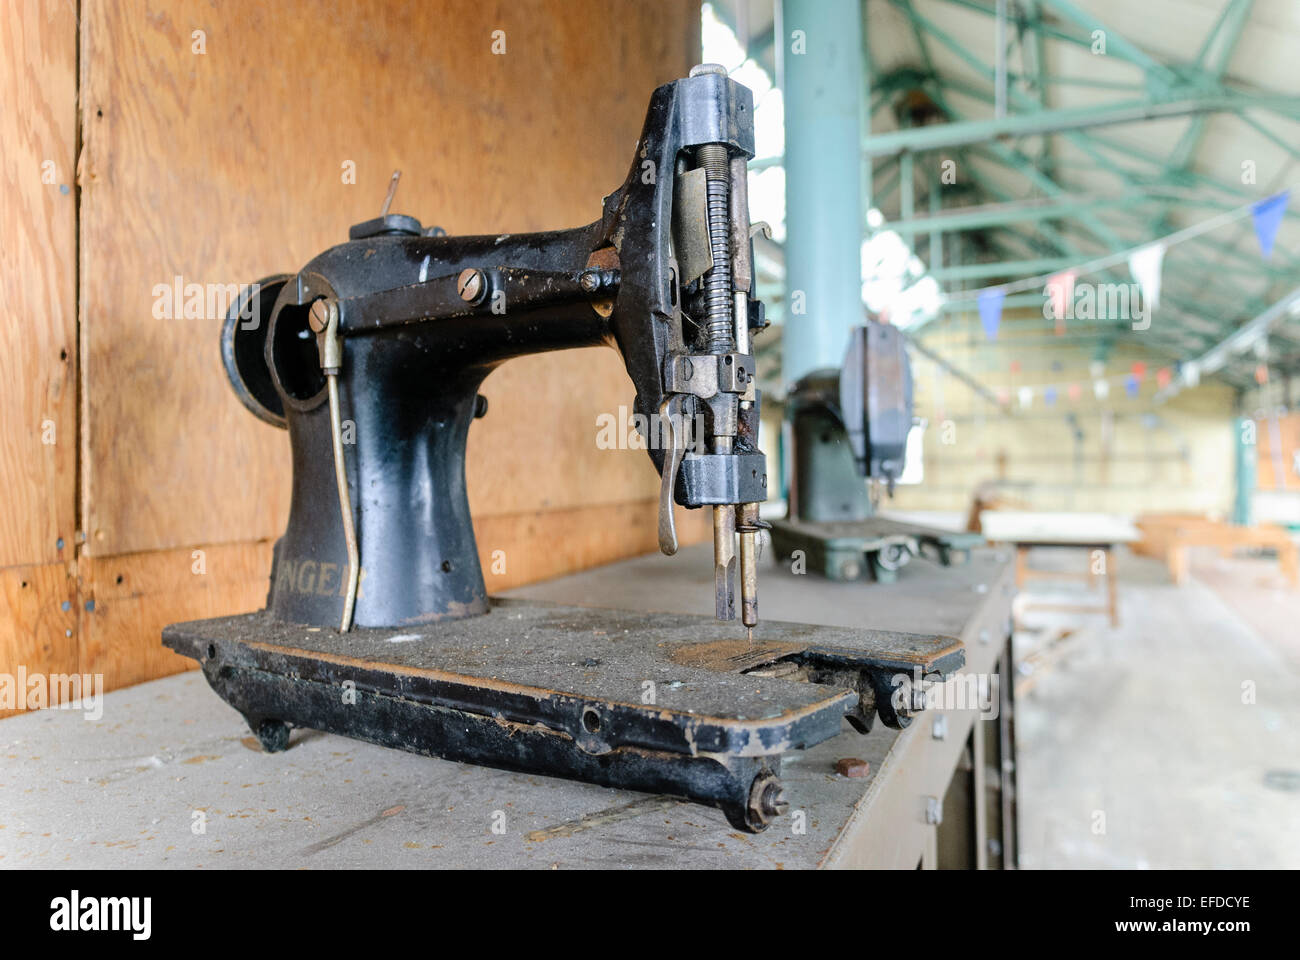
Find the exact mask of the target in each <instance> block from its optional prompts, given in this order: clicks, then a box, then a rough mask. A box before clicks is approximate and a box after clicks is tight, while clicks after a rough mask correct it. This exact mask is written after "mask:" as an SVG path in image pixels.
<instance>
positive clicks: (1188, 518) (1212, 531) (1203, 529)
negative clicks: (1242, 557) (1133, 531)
mask: <svg viewBox="0 0 1300 960" xmlns="http://www.w3.org/2000/svg"><path fill="white" fill-rule="evenodd" d="M1137 526H1138V529H1139V530H1140V531H1141V539H1140V540H1139V541H1138V542H1137V543H1135V544H1134V545H1133V552H1134V553H1141V554H1144V555H1146V556H1150V557H1157V558H1158V559H1160V560H1163V561H1164V563H1165V565H1166V566H1167V567H1168V568H1169V576H1170V578H1171V579H1172V580H1173V581H1174V583H1177V584H1183V583H1186V582H1187V563H1188V560H1187V551H1188V548H1189V547H1218V548H1219V549H1220V550H1223V551H1225V552H1227V553H1231V552H1233V551H1234V550H1237V549H1240V548H1243V547H1245V548H1248V549H1249V548H1254V549H1264V550H1273V551H1274V552H1276V554H1277V561H1278V565H1279V566H1280V567H1281V569H1282V575H1283V576H1284V577H1286V579H1287V582H1288V583H1290V584H1291V586H1293V587H1294V586H1298V585H1300V561H1298V559H1297V554H1298V553H1300V549H1298V548H1297V547H1296V542H1295V540H1293V539H1292V537H1291V534H1290V533H1289V532H1288V531H1287V530H1286V528H1284V527H1280V526H1278V525H1276V524H1271V523H1262V524H1258V525H1256V526H1249V527H1243V526H1237V525H1235V524H1229V523H1224V522H1222V521H1221V520H1211V519H1209V518H1208V517H1205V516H1201V515H1197V514H1182V513H1152V514H1146V515H1145V516H1142V517H1139V518H1138V521H1137Z"/></svg>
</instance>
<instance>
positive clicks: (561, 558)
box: [474, 500, 713, 604]
mask: <svg viewBox="0 0 1300 960" xmlns="http://www.w3.org/2000/svg"><path fill="white" fill-rule="evenodd" d="M658 511H659V503H658V501H657V500H644V501H641V502H638V503H620V504H610V505H602V506H594V507H579V508H576V509H564V510H538V511H535V512H533V513H528V514H509V515H504V516H492V517H487V518H485V519H483V520H480V521H478V522H476V523H475V524H474V527H475V533H476V534H477V537H478V548H479V561H480V562H481V563H482V565H483V579H484V580H485V581H486V582H487V588H488V593H493V594H495V593H499V592H501V591H502V590H509V589H510V588H511V587H517V586H519V585H521V584H525V583H534V582H536V581H538V580H549V579H550V578H552V577H560V576H563V575H564V574H566V573H573V572H574V571H577V570H585V569H587V568H588V567H594V566H597V565H599V564H603V563H612V562H613V561H615V560H618V559H621V558H623V557H630V556H636V555H638V554H643V553H653V552H655V551H657V550H658V549H659V527H658V516H659V512H658ZM712 522H713V521H712V513H711V512H710V511H708V510H684V509H682V508H680V507H679V508H678V510H677V534H678V539H679V540H680V541H681V543H682V544H683V545H685V544H690V543H698V542H699V541H701V540H703V539H705V538H706V537H710V536H712V530H713V527H712ZM609 600H610V603H611V604H616V603H617V600H618V598H616V597H610V598H609Z"/></svg>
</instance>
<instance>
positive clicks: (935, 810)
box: [925, 797, 943, 827]
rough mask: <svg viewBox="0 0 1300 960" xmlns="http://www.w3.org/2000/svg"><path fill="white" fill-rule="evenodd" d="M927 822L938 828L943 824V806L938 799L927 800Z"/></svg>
mask: <svg viewBox="0 0 1300 960" xmlns="http://www.w3.org/2000/svg"><path fill="white" fill-rule="evenodd" d="M925 822H926V823H928V824H930V825H932V826H936V827H937V826H938V825H939V824H941V823H943V804H941V803H939V798H938V797H926V798H925Z"/></svg>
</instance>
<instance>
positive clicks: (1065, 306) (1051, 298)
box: [1043, 270, 1079, 337]
mask: <svg viewBox="0 0 1300 960" xmlns="http://www.w3.org/2000/svg"><path fill="white" fill-rule="evenodd" d="M1078 276H1079V271H1078V270H1062V271H1061V272H1060V273H1058V274H1055V275H1054V276H1052V277H1051V278H1049V279H1048V281H1047V286H1046V287H1045V288H1044V290H1043V296H1045V297H1047V299H1048V302H1049V304H1050V305H1051V308H1052V316H1053V317H1054V318H1055V320H1056V335H1057V336H1058V337H1059V336H1061V335H1062V334H1064V333H1065V320H1066V318H1067V317H1068V316H1069V315H1071V314H1072V313H1073V312H1074V281H1075V278H1076V277H1078Z"/></svg>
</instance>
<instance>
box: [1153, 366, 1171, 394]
mask: <svg viewBox="0 0 1300 960" xmlns="http://www.w3.org/2000/svg"><path fill="white" fill-rule="evenodd" d="M1171 379H1173V372H1172V371H1171V370H1170V369H1169V368H1168V367H1161V368H1160V369H1159V370H1157V371H1156V386H1158V387H1160V388H1161V389H1162V390H1163V389H1164V388H1165V387H1167V386H1169V381H1170V380H1171Z"/></svg>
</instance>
